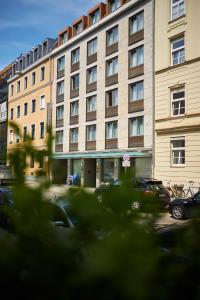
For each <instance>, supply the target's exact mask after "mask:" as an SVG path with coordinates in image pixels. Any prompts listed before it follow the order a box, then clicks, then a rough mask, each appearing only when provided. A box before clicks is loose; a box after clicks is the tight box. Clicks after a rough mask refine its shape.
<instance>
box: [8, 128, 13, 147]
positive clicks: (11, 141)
mask: <svg viewBox="0 0 200 300" xmlns="http://www.w3.org/2000/svg"><path fill="white" fill-rule="evenodd" d="M9 140H10V144H12V143H13V141H14V135H13V130H10V136H9Z"/></svg>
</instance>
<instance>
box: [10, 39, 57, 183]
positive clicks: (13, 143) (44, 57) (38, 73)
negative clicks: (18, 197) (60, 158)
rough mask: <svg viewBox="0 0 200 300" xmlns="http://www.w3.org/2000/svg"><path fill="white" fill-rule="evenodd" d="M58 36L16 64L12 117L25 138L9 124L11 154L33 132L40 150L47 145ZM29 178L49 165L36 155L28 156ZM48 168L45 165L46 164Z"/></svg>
mask: <svg viewBox="0 0 200 300" xmlns="http://www.w3.org/2000/svg"><path fill="white" fill-rule="evenodd" d="M55 45H56V40H52V39H46V40H45V41H44V42H43V43H42V44H40V45H38V46H37V47H34V48H33V49H31V51H29V52H28V53H26V54H24V55H21V56H20V57H19V58H18V59H16V61H15V62H14V63H13V64H12V76H11V79H10V80H9V99H8V110H9V120H10V121H12V122H14V123H16V124H17V126H18V128H19V130H20V131H21V135H22V136H21V138H20V135H19V134H18V132H14V130H13V128H11V127H9V128H8V154H9V153H10V152H11V151H12V150H13V149H14V148H16V147H17V146H23V144H24V143H25V142H26V140H27V136H28V135H29V136H30V138H31V139H32V142H33V145H34V146H35V149H37V150H44V149H45V147H46V128H47V126H48V125H50V124H51V80H52V78H51V74H52V66H51V56H50V53H51V51H52V49H53V48H54V47H55ZM26 163H27V169H26V174H25V175H26V177H27V179H33V178H35V176H37V175H38V174H39V173H40V171H41V170H42V169H43V165H44V166H45V162H43V161H36V160H35V157H34V155H33V154H32V155H31V156H30V157H27V158H26ZM44 168H45V167H44Z"/></svg>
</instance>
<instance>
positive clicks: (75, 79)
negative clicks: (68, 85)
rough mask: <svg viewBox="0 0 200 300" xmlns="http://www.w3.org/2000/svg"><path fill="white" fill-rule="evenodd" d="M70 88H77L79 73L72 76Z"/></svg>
mask: <svg viewBox="0 0 200 300" xmlns="http://www.w3.org/2000/svg"><path fill="white" fill-rule="evenodd" d="M71 80H72V90H77V89H78V88H79V74H77V75H74V76H72V78H71Z"/></svg>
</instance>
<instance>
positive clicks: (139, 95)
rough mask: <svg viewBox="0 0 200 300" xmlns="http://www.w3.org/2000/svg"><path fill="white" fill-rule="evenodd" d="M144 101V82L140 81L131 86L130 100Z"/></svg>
mask: <svg viewBox="0 0 200 300" xmlns="http://www.w3.org/2000/svg"><path fill="white" fill-rule="evenodd" d="M143 99H144V82H143V81H138V82H135V83H133V84H131V85H130V86H129V100H130V102H132V101H137V100H143Z"/></svg>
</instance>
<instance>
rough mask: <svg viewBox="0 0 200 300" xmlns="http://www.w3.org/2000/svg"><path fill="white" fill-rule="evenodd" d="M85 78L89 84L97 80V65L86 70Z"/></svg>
mask: <svg viewBox="0 0 200 300" xmlns="http://www.w3.org/2000/svg"><path fill="white" fill-rule="evenodd" d="M87 75H88V76H87V80H88V84H91V83H93V82H96V81H97V67H93V68H91V69H89V70H88V71H87Z"/></svg>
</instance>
